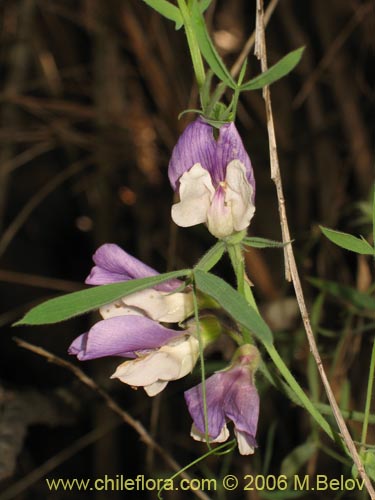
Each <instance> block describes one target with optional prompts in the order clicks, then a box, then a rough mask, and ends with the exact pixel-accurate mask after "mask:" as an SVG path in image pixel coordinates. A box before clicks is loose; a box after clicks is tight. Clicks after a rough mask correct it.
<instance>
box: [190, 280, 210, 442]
mask: <svg viewBox="0 0 375 500" xmlns="http://www.w3.org/2000/svg"><path fill="white" fill-rule="evenodd" d="M193 305H194V319H195V324H196V331H197V337H198V342H199V361H200V365H201V381H202V398H203V414H204V433H205V439H206V443H207V446H208V449H209V450H210V449H211V446H210V439H209V434H208V416H207V397H206V368H205V364H204V355H203V349H204V344H203V339H202V335H201V329H200V323H199V310H198V301H197V292H196V289H195V285H194V288H193Z"/></svg>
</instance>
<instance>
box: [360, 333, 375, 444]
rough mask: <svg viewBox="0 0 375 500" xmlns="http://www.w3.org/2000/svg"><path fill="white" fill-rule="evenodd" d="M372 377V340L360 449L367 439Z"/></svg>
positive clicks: (374, 363)
mask: <svg viewBox="0 0 375 500" xmlns="http://www.w3.org/2000/svg"><path fill="white" fill-rule="evenodd" d="M374 375H375V340H374V343H373V345H372V353H371V362H370V370H369V374H368V384H367V395H366V405H365V418H364V420H363V427H362V438H361V444H362V448H364V447H365V444H366V439H367V429H368V424H369V415H370V406H371V396H372V388H373V385H374Z"/></svg>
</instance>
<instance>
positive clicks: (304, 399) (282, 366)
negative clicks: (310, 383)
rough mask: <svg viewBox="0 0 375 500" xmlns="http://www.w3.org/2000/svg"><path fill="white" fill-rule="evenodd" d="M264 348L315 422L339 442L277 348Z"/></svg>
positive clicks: (268, 345) (267, 345) (269, 346)
mask: <svg viewBox="0 0 375 500" xmlns="http://www.w3.org/2000/svg"><path fill="white" fill-rule="evenodd" d="M264 347H265V348H266V349H267V352H268V354H269V356H270V358H271V359H272V361H273V362H274V364H275V365H276V367H277V368H278V370H279V371H280V373H281V375H282V376H283V377H284V379H285V380H286V382H287V383H288V385H289V387H290V388H291V389H292V390H293V391H294V393H295V395H296V396H297V397H298V399H299V400H300V401H301V403H302V404H303V406H304V407H305V408H306V410H307V411H308V412H309V413H310V415H311V416H312V417H313V418H314V419H315V421H316V422H317V423H318V424H319V425H320V427H321V428H322V429H323V430H324V431H325V432H326V433H327V434H328V436H329V437H330V438H331V439H333V440H334V441H336V440H337V436H336V435H335V433H334V432H333V430H332V428H331V426H330V425H329V423H328V422H327V420H326V419H325V418H324V417H323V416H322V415H321V414H320V412H319V411H318V410H317V409H316V408H315V406H314V405H313V403H312V402H311V401H310V399H309V398H308V397H307V396H306V394H305V393H304V391H303V389H302V387H300V385H299V384H298V382H297V380H296V379H295V378H294V377H293V375H292V374H291V372H290V371H289V368H288V367H287V366H286V364H285V363H284V361H283V360H282V359H281V357H280V355H279V353H278V352H277V351H276V349H275V346H274V345H273V344H268V343H267V344H264Z"/></svg>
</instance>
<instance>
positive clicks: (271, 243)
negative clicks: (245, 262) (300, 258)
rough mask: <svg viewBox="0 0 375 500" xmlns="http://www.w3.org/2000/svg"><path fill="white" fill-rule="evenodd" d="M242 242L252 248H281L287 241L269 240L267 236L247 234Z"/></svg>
mask: <svg viewBox="0 0 375 500" xmlns="http://www.w3.org/2000/svg"><path fill="white" fill-rule="evenodd" d="M243 243H244V244H245V245H247V246H249V247H254V248H282V247H285V246H286V245H287V244H288V243H291V242H287V243H283V242H282V241H275V240H269V239H267V238H258V237H257V236H247V237H246V238H244V239H243Z"/></svg>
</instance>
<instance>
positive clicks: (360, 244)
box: [320, 226, 375, 255]
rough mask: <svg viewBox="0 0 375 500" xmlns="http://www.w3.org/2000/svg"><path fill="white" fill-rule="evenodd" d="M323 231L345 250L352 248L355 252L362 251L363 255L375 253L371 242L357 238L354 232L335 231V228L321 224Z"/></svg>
mask: <svg viewBox="0 0 375 500" xmlns="http://www.w3.org/2000/svg"><path fill="white" fill-rule="evenodd" d="M320 229H321V230H322V233H323V234H324V236H326V237H327V238H328V239H329V240H330V241H332V243H335V244H336V245H337V246H339V247H341V248H345V250H350V251H352V252H355V253H360V254H362V255H374V254H375V250H374V249H373V248H372V246H371V245H370V243H369V242H368V241H366V240H365V239H362V238H357V237H356V236H353V235H352V234H348V233H342V232H341V231H335V230H333V229H328V227H323V226H320Z"/></svg>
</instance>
